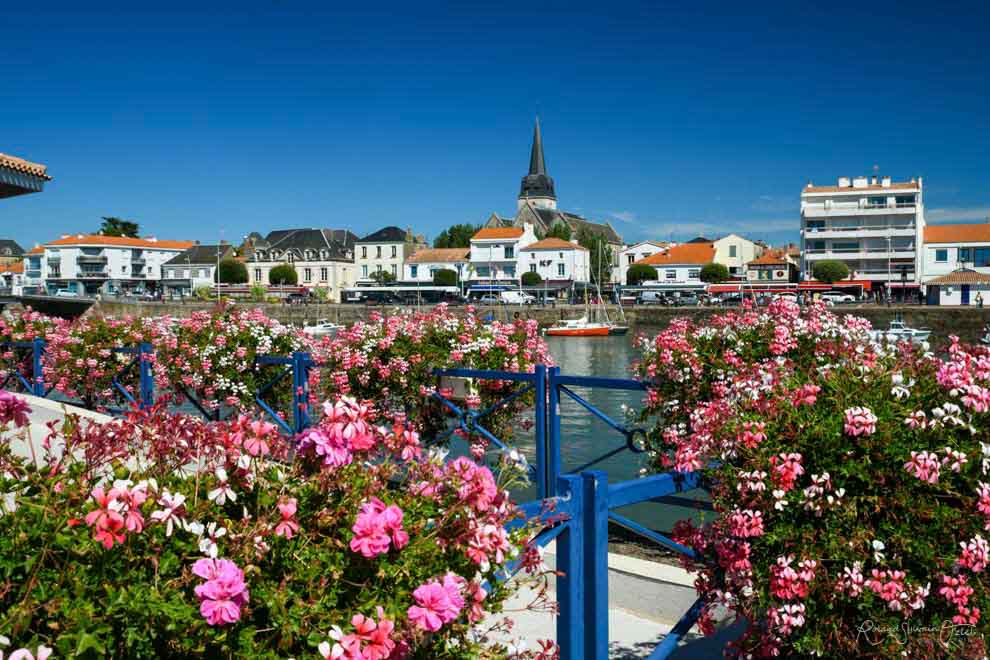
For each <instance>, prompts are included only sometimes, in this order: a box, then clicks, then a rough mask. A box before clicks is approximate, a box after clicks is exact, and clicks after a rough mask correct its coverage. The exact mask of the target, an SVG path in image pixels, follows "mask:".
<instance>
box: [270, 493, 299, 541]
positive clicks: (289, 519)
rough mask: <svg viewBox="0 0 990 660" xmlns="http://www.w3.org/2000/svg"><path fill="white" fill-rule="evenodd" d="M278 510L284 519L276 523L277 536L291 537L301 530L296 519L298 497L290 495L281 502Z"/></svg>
mask: <svg viewBox="0 0 990 660" xmlns="http://www.w3.org/2000/svg"><path fill="white" fill-rule="evenodd" d="M278 512H279V515H281V516H282V520H280V521H279V523H278V524H277V525H275V536H284V537H285V538H287V539H291V538H292V536H293V535H294V534H296V533H297V532H298V531H299V523H298V522H296V520H295V515H296V498H294V497H290V498H289V499H287V500H285V501H284V502H279V503H278Z"/></svg>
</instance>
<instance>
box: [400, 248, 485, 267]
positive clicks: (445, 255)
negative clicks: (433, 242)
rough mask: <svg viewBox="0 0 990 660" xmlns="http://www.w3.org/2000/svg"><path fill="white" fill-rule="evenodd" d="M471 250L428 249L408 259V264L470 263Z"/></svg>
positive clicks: (419, 251)
mask: <svg viewBox="0 0 990 660" xmlns="http://www.w3.org/2000/svg"><path fill="white" fill-rule="evenodd" d="M470 259H471V249H470V248H426V249H424V250H418V251H417V252H416V253H415V254H413V255H412V256H411V257H409V258H408V259H406V263H407V264H430V263H455V262H458V261H470Z"/></svg>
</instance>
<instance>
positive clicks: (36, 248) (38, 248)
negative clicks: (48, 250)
mask: <svg viewBox="0 0 990 660" xmlns="http://www.w3.org/2000/svg"><path fill="white" fill-rule="evenodd" d="M44 253H45V248H43V247H42V246H40V245H36V246H34V247H33V248H31V249H30V250H28V251H27V252H26V253H25V254H44Z"/></svg>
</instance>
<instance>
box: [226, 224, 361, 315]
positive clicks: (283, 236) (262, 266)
mask: <svg viewBox="0 0 990 660" xmlns="http://www.w3.org/2000/svg"><path fill="white" fill-rule="evenodd" d="M248 238H249V241H247V242H246V243H247V244H246V245H245V248H246V249H245V253H246V254H247V255H248V256H247V258H246V261H245V264H244V265H245V266H247V270H248V282H249V283H250V284H260V285H262V286H269V285H270V284H271V282H270V280H269V277H268V274H269V273H270V272H271V270H272V268H274V267H275V266H278V265H279V264H283V263H286V264H289V265H290V266H292V267H293V268H294V269H295V271H296V275H297V277H298V282H299V285H300V286H305V287H308V288H321V289H326V291H327V295H328V299H329V300H330V301H331V302H340V301H341V295H342V292H343V290H344V289H346V288H348V287H351V286H353V285H354V282H355V280H356V277H355V269H354V246H355V242H356V241H357V236H355V235H354V234H353V233H351V232H350V231H348V230H346V229H276V230H275V231H272V232H269V233H268V235H267V236H265V237H264V238H262V237H261V235H260V234H257V233H256V232H253V233H252V234H250V235H249V236H248Z"/></svg>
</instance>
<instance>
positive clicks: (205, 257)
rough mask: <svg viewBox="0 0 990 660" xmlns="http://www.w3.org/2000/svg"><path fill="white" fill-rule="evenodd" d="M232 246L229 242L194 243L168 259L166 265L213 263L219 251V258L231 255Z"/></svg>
mask: <svg viewBox="0 0 990 660" xmlns="http://www.w3.org/2000/svg"><path fill="white" fill-rule="evenodd" d="M233 250H234V246H233V245H230V244H229V243H222V244H220V245H194V246H192V247H191V248H189V249H188V250H185V251H184V252H180V253H179V254H177V255H175V256H174V257H172V258H171V259H169V260H168V261H166V262H165V263H166V265H170V266H175V265H178V264H182V265H186V264H189V265H191V264H215V263H216V262H217V252H218V251H219V252H220V258H221V259H227V258H229V257H230V256H232V255H231V254H230V253H231V252H233Z"/></svg>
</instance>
